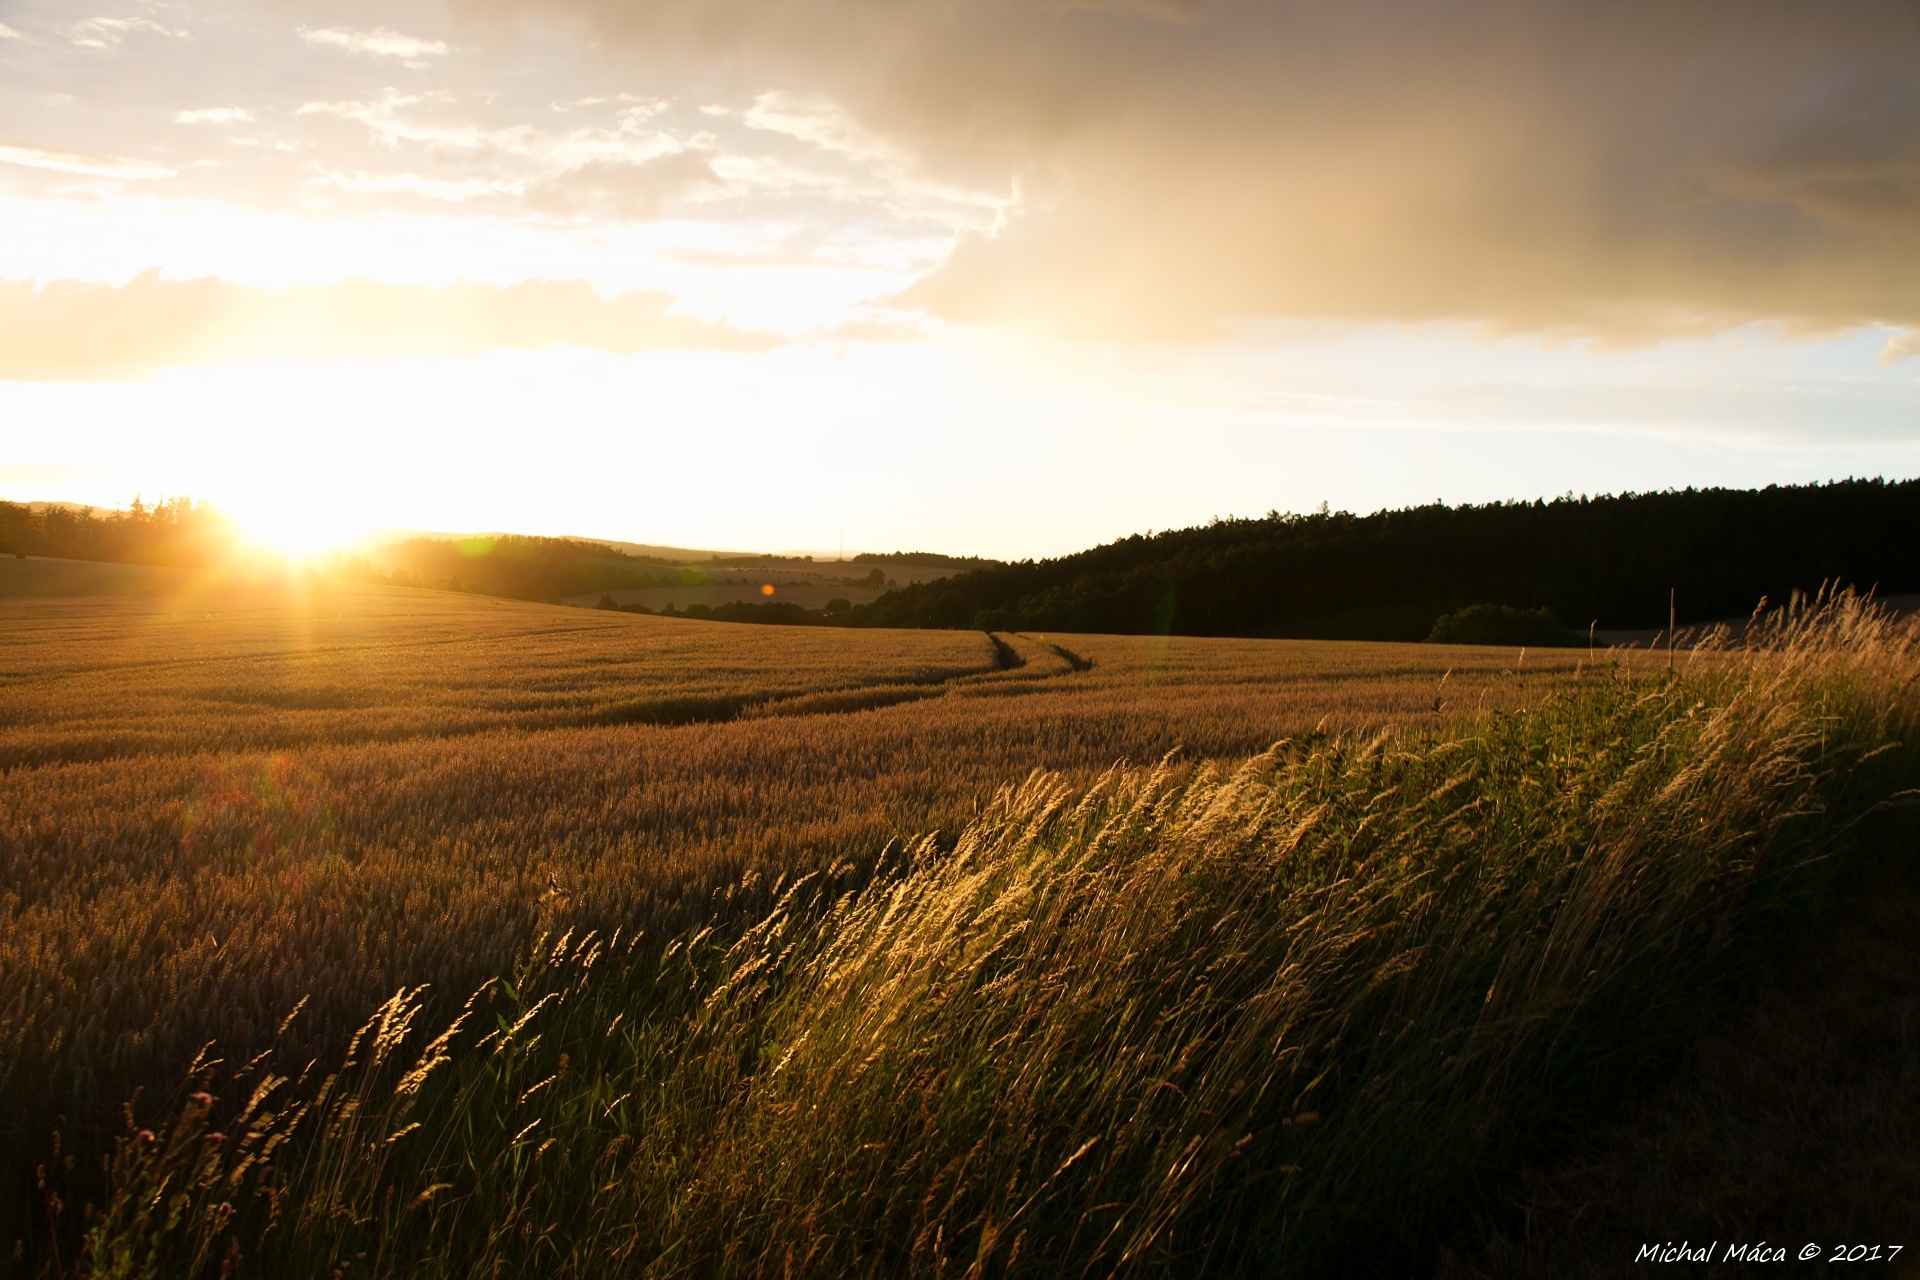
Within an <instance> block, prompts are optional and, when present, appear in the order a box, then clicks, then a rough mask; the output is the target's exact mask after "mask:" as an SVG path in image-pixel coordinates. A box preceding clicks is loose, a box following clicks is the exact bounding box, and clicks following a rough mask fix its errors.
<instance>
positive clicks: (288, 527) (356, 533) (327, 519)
mask: <svg viewBox="0 0 1920 1280" xmlns="http://www.w3.org/2000/svg"><path fill="white" fill-rule="evenodd" d="M233 517H234V523H235V524H237V525H238V526H239V528H240V533H241V536H242V537H244V538H245V539H246V541H247V542H248V543H249V544H250V545H252V546H254V547H258V548H260V549H262V550H266V551H272V552H276V553H278V554H280V555H283V556H286V557H287V558H289V559H292V560H312V559H315V558H316V557H319V556H322V555H325V554H326V553H327V552H329V551H337V550H341V549H344V548H346V547H348V546H351V545H353V544H354V543H355V542H357V541H359V540H360V538H361V537H362V536H363V535H364V534H365V532H366V531H365V530H364V529H362V528H360V527H358V526H357V525H355V524H354V523H353V522H351V521H349V520H346V519H343V518H342V517H341V515H340V514H339V513H338V512H332V511H324V510H316V509H314V508H311V507H308V506H306V505H305V504H303V503H299V502H288V503H280V504H267V503H261V504H258V505H253V504H249V505H247V506H240V507H236V509H235V510H234V512H233Z"/></svg>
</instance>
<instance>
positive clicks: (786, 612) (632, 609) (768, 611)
mask: <svg viewBox="0 0 1920 1280" xmlns="http://www.w3.org/2000/svg"><path fill="white" fill-rule="evenodd" d="M851 607H852V606H851V605H849V604H848V603H847V602H846V601H845V600H830V601H828V602H827V607H826V609H825V610H824V611H823V612H822V613H813V612H811V611H809V610H807V609H804V608H802V607H801V606H799V605H797V604H794V603H793V602H792V601H788V600H770V601H767V602H766V603H764V604H754V603H753V602H751V601H748V600H730V601H728V602H727V603H725V604H690V605H688V606H687V607H686V608H684V609H681V608H679V607H678V606H676V605H673V604H671V603H669V604H668V605H667V607H666V608H664V609H649V608H648V607H647V606H646V605H644V604H621V603H620V602H618V601H617V600H615V599H614V598H613V597H612V596H611V595H603V596H601V597H600V603H599V604H597V605H595V606H594V608H596V609H612V610H615V611H617V612H619V613H646V614H657V615H658V616H660V617H662V618H696V619H699V620H700V621H702V622H753V623H761V624H764V625H769V626H780V627H810V626H813V625H815V624H817V623H821V622H828V623H831V622H833V621H834V620H835V614H836V613H837V612H844V611H845V610H847V609H849V608H851Z"/></svg>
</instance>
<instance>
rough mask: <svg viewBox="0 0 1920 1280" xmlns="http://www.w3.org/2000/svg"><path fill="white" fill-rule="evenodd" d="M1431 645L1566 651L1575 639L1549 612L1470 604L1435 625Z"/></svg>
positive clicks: (1430, 634)
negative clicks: (1490, 645) (1479, 645)
mask: <svg viewBox="0 0 1920 1280" xmlns="http://www.w3.org/2000/svg"><path fill="white" fill-rule="evenodd" d="M1427 643H1428V644H1510V645H1528V646H1531V647H1533V648H1536V649H1552V648H1563V647H1565V646H1568V645H1571V644H1574V643H1575V638H1574V636H1573V635H1572V633H1570V632H1569V631H1568V630H1567V629H1566V628H1565V627H1563V626H1561V625H1560V621H1559V619H1557V618H1555V617H1554V616H1553V614H1552V613H1551V612H1550V611H1548V610H1546V609H1515V608H1513V607H1512V606H1510V605H1504V604H1470V605H1468V606H1467V607H1466V608H1464V609H1459V610H1456V611H1454V612H1453V613H1449V614H1447V615H1445V616H1444V617H1442V618H1441V619H1440V620H1439V621H1437V622H1435V623H1434V624H1433V630H1431V631H1429V632H1428V633H1427Z"/></svg>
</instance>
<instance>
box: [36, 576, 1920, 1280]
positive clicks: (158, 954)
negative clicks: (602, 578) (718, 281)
mask: <svg viewBox="0 0 1920 1280" xmlns="http://www.w3.org/2000/svg"><path fill="white" fill-rule="evenodd" d="M142 572H147V573H150V574H151V576H149V577H138V576H136V577H134V578H131V579H116V583H117V585H116V586H115V587H114V589H113V590H112V591H111V592H103V591H102V590H101V589H100V588H99V587H98V586H97V584H96V585H94V586H88V585H87V583H88V582H89V581H92V580H90V579H86V577H85V575H83V574H77V573H75V574H72V575H70V576H68V577H64V578H63V576H62V575H63V574H68V573H69V570H68V569H67V568H66V567H63V566H60V565H58V564H56V563H55V562H48V561H15V562H6V561H0V633H3V634H4V635H5V637H6V641H7V643H6V645H5V646H4V648H3V649H0V664H3V667H0V680H4V688H5V690H6V699H5V703H4V706H0V767H3V768H4V772H3V773H0V892H3V893H4V895H5V896H4V898H3V899H0V909H4V911H5V913H6V921H7V927H6V929H5V932H4V936H3V937H0V1063H4V1064H5V1075H4V1077H3V1078H0V1107H3V1108H4V1111H3V1112H0V1114H4V1115H5V1116H7V1117H8V1120H7V1132H6V1135H5V1137H6V1152H7V1157H6V1158H7V1161H8V1168H7V1173H8V1175H9V1177H10V1178H11V1179H12V1180H13V1181H12V1182H11V1183H10V1184H9V1186H8V1190H7V1203H8V1205H9V1208H10V1212H11V1217H10V1220H9V1221H8V1223H7V1226H8V1227H9V1229H10V1230H11V1231H12V1232H13V1234H15V1235H17V1236H19V1237H20V1238H21V1239H22V1240H23V1244H22V1253H21V1257H22V1259H23V1260H24V1264H25V1265H27V1266H29V1267H30V1268H32V1267H41V1268H45V1269H47V1270H49V1271H53V1272H65V1271H69V1270H73V1269H74V1268H76V1267H80V1268H83V1269H86V1270H87V1271H88V1272H89V1273H98V1274H120V1275H143V1274H153V1275H162V1274H164V1275H174V1274H207V1275H214V1274H221V1273H222V1270H223V1268H227V1267H234V1268H238V1270H239V1272H240V1273H244V1274H275V1275H279V1274H288V1275H300V1274H313V1275H328V1274H333V1273H335V1272H340V1273H342V1274H346V1273H351V1274H356V1275H357V1274H362V1273H372V1274H394V1275H402V1274H405V1275H415V1274H448V1275H469V1274H502V1275H509V1274H540V1275H555V1274H580V1275H592V1274H608V1273H629V1274H663V1275H664V1274H685V1275H709V1274H739V1275H764V1274H776V1273H778V1274H818V1275H842V1274H873V1275H896V1274H930V1275H934V1274H955V1275H958V1274H962V1273H966V1272H968V1271H969V1270H970V1269H971V1270H973V1271H976V1272H977V1273H979V1274H1015V1273H1021V1274H1026V1273H1033V1274H1058V1273H1060V1272H1061V1271H1064V1270H1071V1271H1078V1272H1091V1273H1095V1274H1106V1273H1112V1272H1120V1271H1125V1272H1129V1273H1133V1272H1139V1273H1155V1274H1161V1273H1167V1274H1188V1273H1193V1272H1198V1271H1212V1272H1218V1273H1221V1274H1239V1273H1264V1274H1283V1273H1284V1274H1303V1275H1310V1274H1325V1273H1327V1271H1328V1269H1329V1268H1333V1267H1337V1266H1340V1265H1342V1263H1341V1260H1342V1259H1349V1260H1351V1259H1352V1258H1355V1257H1358V1258H1361V1259H1364V1260H1368V1261H1370V1262H1371V1263H1372V1264H1373V1266H1372V1268H1371V1269H1378V1270H1387V1269H1390V1268H1391V1267H1393V1266H1395V1265H1398V1264H1400V1263H1403V1262H1404V1261H1405V1260H1406V1259H1407V1258H1409V1257H1412V1256H1415V1255H1416V1254H1417V1252H1418V1250H1420V1249H1421V1248H1423V1247H1425V1244H1424V1243H1423V1242H1430V1241H1431V1239H1432V1238H1433V1235H1434V1232H1435V1231H1436V1230H1438V1224H1440V1223H1442V1222H1443V1221H1444V1220H1445V1219H1446V1218H1447V1216H1448V1214H1450V1213H1453V1212H1456V1211H1457V1210H1459V1208H1460V1207H1461V1204H1462V1202H1463V1199H1471V1198H1472V1197H1473V1196H1474V1195H1476V1194H1478V1193H1479V1189H1480V1187H1481V1181H1480V1180H1481V1179H1493V1181H1496V1182H1497V1176H1496V1175H1497V1172H1498V1171H1499V1170H1502V1169H1508V1168H1510V1167H1511V1166H1512V1164H1513V1162H1514V1161H1516V1160H1518V1159H1521V1158H1524V1157H1525V1156H1526V1155H1527V1154H1528V1153H1530V1152H1533V1151H1535V1150H1538V1149H1542V1148H1550V1147H1551V1146H1552V1144H1553V1143H1554V1142H1555V1141H1556V1140H1558V1139H1561V1138H1564V1137H1565V1136H1566V1135H1567V1134H1568V1133H1570V1132H1572V1131H1575V1130H1577V1129H1579V1128H1580V1127H1581V1126H1582V1125H1583V1124H1584V1123H1585V1122H1586V1118H1587V1117H1588V1116H1589V1115H1591V1114H1599V1113H1603V1112H1604V1111H1605V1110H1606V1108H1607V1107H1608V1106H1609V1105H1610V1100H1611V1099H1614V1098H1616V1097H1617V1096H1618V1095H1619V1094H1620V1093H1621V1092H1622V1091H1623V1090H1627V1089H1630V1088H1632V1087H1633V1086H1634V1085H1635V1083H1636V1082H1637V1081H1638V1080H1639V1079H1641V1078H1642V1076H1643V1075H1644V1073H1645V1072H1646V1071H1648V1070H1650V1069H1652V1064H1657V1063H1658V1062H1660V1061H1662V1060H1663V1058H1664V1057H1665V1056H1668V1055H1670V1054H1671V1053H1672V1052H1673V1051H1674V1049H1675V1046H1676V1045H1678V1044H1682V1043H1684V1042H1685V1040H1686V1038H1687V1036H1688V1035H1689V1034H1690V1028H1691V1027H1692V1026H1693V1025H1694V1022H1695V1020H1696V1019H1697V1017H1698V1015H1699V1014H1700V1012H1701V1011H1702V1010H1704V1009H1710V1008H1712V1007H1713V1006H1714V1002H1715V1001H1716V1000H1717V999H1719V998H1720V993H1721V992H1722V991H1723V990H1724V989H1726V986H1727V983H1728V982H1729V981H1733V980H1734V979H1735V978H1736V977H1737V975H1738V974H1739V973H1740V972H1741V971H1742V966H1743V965H1745V964H1746V963H1747V959H1746V958H1750V956H1751V955H1752V954H1755V953H1756V951H1759V950H1764V949H1765V946H1766V945H1767V944H1768V940H1769V939H1771V938H1773V937H1775V936H1776V935H1778V934H1779V933H1780V932H1781V931H1782V930H1784V929H1786V928H1787V927H1788V925H1789V924H1791V922H1793V921H1796V920H1799V919H1801V918H1802V917H1805V916H1806V915H1807V914H1808V913H1809V912H1812V911H1814V910H1816V909H1817V906H1818V904H1819V902H1821V901H1822V900H1823V895H1827V894H1829V893H1830V892H1832V886H1833V885H1834V884H1836V883H1837V882H1839V881H1840V880H1842V879H1844V877H1845V875H1846V874H1847V873H1848V869H1849V868H1851V867H1853V866H1854V865H1855V864H1856V863H1859V862H1860V861H1861V860H1863V859H1865V858H1867V857H1868V854H1866V853H1862V852H1860V851H1859V849H1860V847H1863V846H1864V845H1865V844H1871V843H1872V842H1871V841H1869V840H1867V835H1868V834H1870V833H1872V832H1874V831H1876V830H1878V826H1877V825H1876V824H1881V823H1884V822H1885V821H1890V819H1887V818H1884V817H1882V816H1880V815H1881V812H1882V808H1883V802H1884V801H1885V800H1886V799H1887V798H1888V797H1889V796H1890V795H1892V794H1893V793H1895V792H1897V791H1898V790H1900V788H1901V787H1902V786H1903V785H1905V783H1906V781H1907V779H1908V778H1909V776H1910V774H1911V772H1912V762H1911V758H1910V756H1909V755H1908V754H1907V752H1906V749H1905V748H1904V746H1903V745H1902V744H1903V743H1904V740H1905V739H1904V735H1905V734H1906V733H1907V732H1908V731H1909V729H1910V728H1911V726H1912V721H1913V717H1914V715H1915V712H1916V706H1915V702H1916V696H1915V693H1914V679H1913V678H1914V674H1915V672H1916V671H1920V658H1916V653H1915V646H1914V639H1913V636H1912V633H1911V632H1910V631H1909V630H1907V629H1905V628H1904V627H1903V626H1901V625H1900V624H1896V623H1894V622H1893V621H1891V620H1889V619H1886V618H1884V617H1879V616H1875V615H1872V614H1871V613H1869V612H1866V611H1863V610H1861V609H1860V608H1859V607H1858V606H1857V605H1854V604H1852V603H1848V602H1842V603H1840V604H1836V605H1829V606H1828V607H1826V608H1824V609H1822V610H1815V611H1806V612H1803V613H1801V614H1799V615H1796V616H1795V617H1794V618H1793V619H1787V620H1782V621H1781V622H1779V623H1778V624H1777V625H1776V626H1774V627H1772V628H1770V629H1764V634H1763V635H1762V636H1761V637H1760V638H1759V639H1757V640H1754V641H1752V646H1753V647H1750V648H1749V649H1746V650H1743V651H1741V652H1738V653H1725V654H1708V655H1704V656H1701V657H1699V658H1697V659H1695V660H1690V661H1689V660H1685V659H1684V658H1683V662H1682V664H1681V670H1680V671H1679V673H1678V674H1677V675H1674V676H1669V675H1668V674H1667V672H1666V670H1665V665H1664V661H1663V660H1661V659H1659V658H1655V657H1653V656H1651V655H1644V654H1642V655H1628V656H1626V657H1625V658H1624V659H1607V658H1605V657H1604V655H1603V660H1602V661H1601V662H1599V663H1597V664H1593V663H1589V662H1588V660H1587V659H1588V655H1587V654H1586V653H1585V652H1584V651H1564V650H1563V651H1553V652H1551V653H1541V654H1535V653H1531V652H1529V653H1526V654H1525V655H1524V657H1523V656H1522V655H1521V654H1519V653H1517V652H1516V651H1514V650H1494V649H1471V648H1453V647H1439V646H1424V647H1423V646H1413V645H1361V644H1348V643H1318V642H1306V641H1297V642H1295V641H1258V640H1228V639H1196V638H1167V637H1151V636H1133V637H1104V636H1080V635H1074V636H1057V635H1053V636H1041V635H1027V634H1008V633H994V634H984V633H981V632H939V631H914V632H888V631H878V630H874V631H844V630H827V629H819V628H785V627H753V626H731V625H727V624H721V623H702V622H693V621H685V620H679V619H661V618H652V617H642V616H634V615H626V614H618V613H605V612H595V611H590V610H580V609H568V608H560V607H551V606H541V605H532V604H520V603H515V602H507V601H498V600H486V599H478V598H474V597H470V596H462V595H454V594H449V593H438V592H427V591H417V590H407V589H399V588H388V587H377V586H361V585H351V584H338V583H335V584H327V583H324V582H317V581H313V580H306V579H302V580H297V581H293V582H284V581H283V582H246V581H219V580H214V579H209V578H207V577H205V576H192V575H180V574H169V573H167V572H165V571H158V570H155V571H142ZM63 581H66V582H69V583H78V584H79V585H78V586H76V587H73V590H74V591H76V592H80V593H76V594H61V593H60V592H61V586H60V584H61V583H62V582H63ZM9 584H11V585H9ZM1636 664H1638V665H1636ZM1276 744H1279V745H1276ZM396 992H398V993H399V994H397V995H396V994H395V993H396ZM296 1010H297V1015H296V1016H292V1017H290V1016H289V1015H290V1014H294V1013H295V1011H296ZM369 1014H373V1017H374V1021H373V1022H371V1023H368V1021H367V1019H368V1017H369ZM410 1126H411V1127H410ZM56 1132H57V1133H58V1134H59V1139H58V1141H59V1143H60V1146H59V1147H58V1150H57V1152H56V1150H55V1148H54V1146H53V1145H52V1144H53V1143H54V1134H55V1133H56ZM103 1158H105V1159H107V1161H108V1163H107V1166H106V1168H105V1171H104V1172H96V1171H97V1170H100V1169H101V1164H100V1162H101V1161H102V1159H103ZM37 1169H38V1170H42V1171H43V1173H36V1170H37ZM41 1182H44V1184H45V1185H44V1186H42V1185H40V1183H41ZM1487 1185H1492V1182H1489V1183H1488V1184H1487ZM56 1201H57V1202H58V1204H59V1207H60V1209H61V1211H60V1212H54V1207H55V1204H56ZM88 1202H91V1203H88ZM1356 1251H1357V1252H1356ZM341 1264H346V1265H344V1266H343V1265H341Z"/></svg>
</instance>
